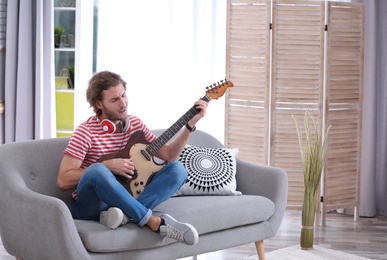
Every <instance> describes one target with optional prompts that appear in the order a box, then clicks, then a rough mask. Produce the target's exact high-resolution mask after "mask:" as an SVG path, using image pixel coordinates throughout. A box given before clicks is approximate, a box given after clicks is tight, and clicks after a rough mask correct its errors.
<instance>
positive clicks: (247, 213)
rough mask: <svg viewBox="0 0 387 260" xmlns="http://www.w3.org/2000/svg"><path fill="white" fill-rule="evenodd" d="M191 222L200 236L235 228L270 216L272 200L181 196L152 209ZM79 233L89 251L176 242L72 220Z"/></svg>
mask: <svg viewBox="0 0 387 260" xmlns="http://www.w3.org/2000/svg"><path fill="white" fill-rule="evenodd" d="M154 212H155V214H162V213H168V214H170V215H171V216H173V217H174V218H175V219H177V220H179V221H182V222H187V223H190V224H192V225H193V226H194V227H195V228H196V229H197V231H198V233H199V235H203V234H207V233H211V232H216V231H220V230H225V229H230V228H235V227H238V226H244V225H249V224H254V223H259V222H262V221H265V220H267V219H269V218H270V217H271V216H272V215H273V213H274V203H273V202H272V201H271V200H269V199H267V198H264V197H261V196H252V195H242V196H182V197H173V198H171V199H169V200H167V201H165V202H163V203H162V204H160V205H159V206H158V207H157V208H155V209H154ZM75 224H76V226H77V229H78V232H79V235H80V237H81V239H82V241H83V243H84V245H85V247H86V249H87V250H89V251H91V252H114V251H125V250H134V249H145V248H154V247H160V246H163V245H166V244H170V243H174V242H175V241H174V240H172V239H169V238H164V237H162V236H160V235H159V234H158V233H155V232H153V231H151V230H150V229H149V228H147V227H139V226H138V225H137V224H135V223H128V224H126V225H124V226H122V227H119V228H117V229H116V230H110V229H109V228H107V227H105V226H103V225H101V224H99V223H98V222H96V221H84V220H75Z"/></svg>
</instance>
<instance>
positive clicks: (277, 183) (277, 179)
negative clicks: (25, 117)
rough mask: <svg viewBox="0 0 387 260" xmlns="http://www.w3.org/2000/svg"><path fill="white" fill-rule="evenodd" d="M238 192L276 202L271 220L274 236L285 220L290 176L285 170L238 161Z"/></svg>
mask: <svg viewBox="0 0 387 260" xmlns="http://www.w3.org/2000/svg"><path fill="white" fill-rule="evenodd" d="M236 179H237V190H239V191H241V192H242V194H245V195H259V196H263V197H266V198H268V199H270V200H271V201H273V202H274V204H275V212H274V214H273V216H272V217H271V218H270V219H269V222H270V223H271V224H272V228H273V232H274V234H275V233H276V232H277V230H278V228H279V226H280V224H281V221H282V219H283V216H284V213H285V209H286V203H287V199H288V176H287V173H286V172H285V170H283V169H281V168H278V167H269V166H264V165H259V164H254V163H250V162H247V161H243V160H240V159H237V174H236Z"/></svg>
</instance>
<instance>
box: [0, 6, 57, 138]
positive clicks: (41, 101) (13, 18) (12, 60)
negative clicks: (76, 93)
mask: <svg viewBox="0 0 387 260" xmlns="http://www.w3.org/2000/svg"><path fill="white" fill-rule="evenodd" d="M52 21H53V3H52V1H46V0H11V1H8V3H7V28H6V46H5V68H1V69H2V70H3V71H4V85H2V86H0V87H1V88H2V92H3V93H4V104H5V111H4V114H3V115H1V116H2V120H0V129H1V131H0V133H2V134H1V137H0V138H1V140H0V141H1V142H0V143H8V142H14V141H22V140H31V139H42V138H49V137H53V136H54V132H55V109H54V107H55V106H54V104H55V96H54V94H55V93H54V87H53V86H54V85H53V82H54V80H53V75H54V73H53V33H52V32H53V23H52Z"/></svg>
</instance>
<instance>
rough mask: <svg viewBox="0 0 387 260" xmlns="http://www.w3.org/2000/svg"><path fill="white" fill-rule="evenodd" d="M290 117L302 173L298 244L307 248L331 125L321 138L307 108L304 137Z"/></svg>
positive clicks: (310, 245) (311, 241)
mask: <svg viewBox="0 0 387 260" xmlns="http://www.w3.org/2000/svg"><path fill="white" fill-rule="evenodd" d="M292 118H293V120H294V122H295V124H296V129H297V136H298V142H299V145H300V150H301V161H302V169H303V174H304V201H303V204H302V228H301V238H300V244H301V248H303V249H308V248H312V247H313V238H314V229H313V228H314V218H315V212H316V203H317V191H318V188H319V186H320V180H321V173H322V169H323V166H324V158H325V153H326V149H327V139H328V135H329V130H330V128H331V126H328V128H327V130H326V132H325V136H324V138H323V137H322V131H321V130H320V129H319V127H318V124H317V122H316V120H315V118H314V116H313V114H312V113H311V112H310V111H309V110H307V111H306V112H305V116H304V128H305V138H304V137H303V135H302V132H301V131H300V128H299V126H298V122H297V120H296V118H295V117H294V115H292ZM311 126H313V128H314V129H311ZM313 130H314V131H313Z"/></svg>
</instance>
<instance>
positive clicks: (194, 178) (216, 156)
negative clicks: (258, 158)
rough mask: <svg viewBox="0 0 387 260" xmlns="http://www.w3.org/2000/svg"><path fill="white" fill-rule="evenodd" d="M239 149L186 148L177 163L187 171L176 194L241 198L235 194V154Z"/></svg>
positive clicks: (238, 193)
mask: <svg viewBox="0 0 387 260" xmlns="http://www.w3.org/2000/svg"><path fill="white" fill-rule="evenodd" d="M238 152H239V149H228V148H208V147H204V148H202V147H196V146H192V145H187V146H186V147H185V148H184V149H183V151H182V153H181V155H180V158H179V161H180V162H181V163H182V164H183V165H184V166H185V168H186V169H187V171H188V178H187V181H186V183H185V184H184V185H183V186H182V187H181V188H180V190H178V191H177V192H176V194H175V196H178V195H241V194H242V193H241V192H239V191H236V179H235V174H236V155H237V154H238Z"/></svg>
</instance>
